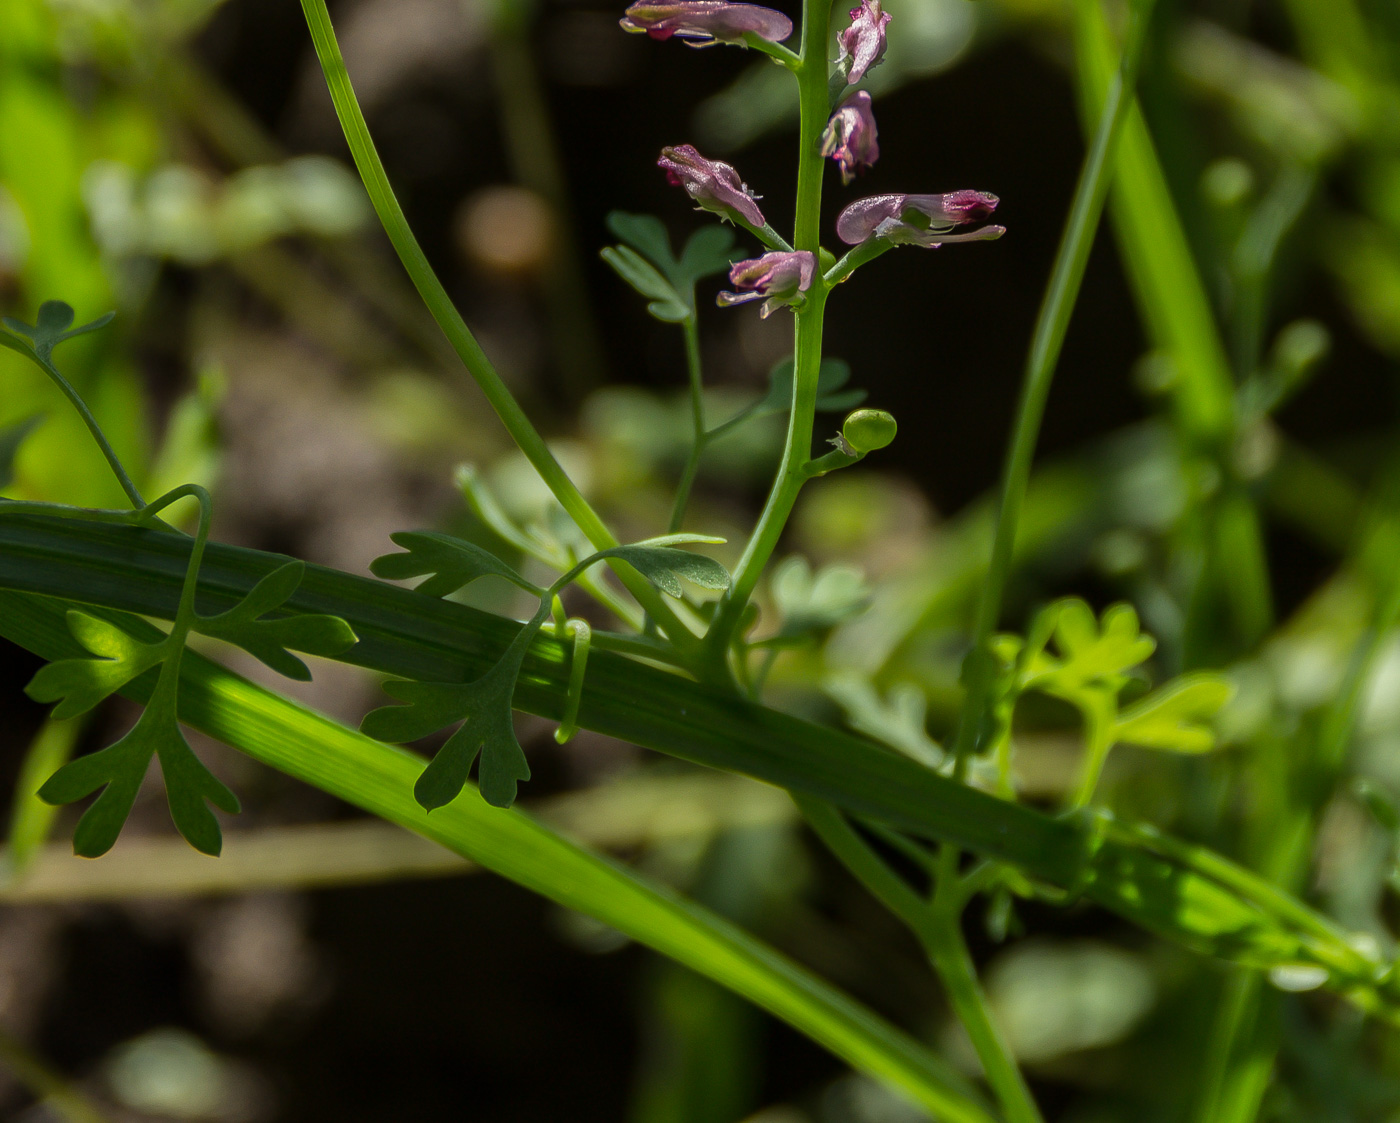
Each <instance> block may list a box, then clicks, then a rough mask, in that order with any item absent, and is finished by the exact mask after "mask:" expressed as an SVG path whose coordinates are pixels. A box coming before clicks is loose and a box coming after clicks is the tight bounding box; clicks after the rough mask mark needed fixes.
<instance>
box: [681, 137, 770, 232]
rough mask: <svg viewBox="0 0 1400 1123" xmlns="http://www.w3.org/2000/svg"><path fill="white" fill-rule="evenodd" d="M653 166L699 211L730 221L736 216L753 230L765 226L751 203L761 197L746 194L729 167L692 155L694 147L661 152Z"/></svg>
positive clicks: (744, 184) (747, 189)
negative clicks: (664, 174) (743, 219)
mask: <svg viewBox="0 0 1400 1123" xmlns="http://www.w3.org/2000/svg"><path fill="white" fill-rule="evenodd" d="M656 166H657V167H658V168H661V169H662V170H663V171H664V172H665V173H666V178H667V179H668V180H670V181H671V183H672V184H673V185H674V186H676V187H684V188H685V193H686V194H687V195H689V196H690V197H691V198H692V199H694V200H695V201H696V202H697V203H699V204H700V207H701V209H703V210H707V211H714V212H715V213H716V214H719V215H722V216H723V217H725V218H728V219H730V220H731V221H732V220H733V218H734V215H735V214H740V215H742V216H743V217H744V218H745V219H747V220H748V221H749V222H750V223H752V224H753V225H754V226H759V227H761V226H765V225H767V224H766V223H765V222H764V219H763V212H762V211H761V210H759V209H758V203H757V202H755V200H756V199H759V198H761V197H762V196H759V195H755V194H754V193H753V192H752V191H750V190H749V185H748V184H747V183H745V182H744V181H743V180H742V179H740V178H739V173H738V172H737V171H735V170H734V168H733V167H732V166H730V165H729V164H726V163H724V162H723V161H721V160H707V159H705V157H703V156H701V155H700V153H698V152H697V151H695V147H694V145H690V144H678V145H676V146H675V147H674V148H663V149H662V150H661V159H659V160H657V161H656Z"/></svg>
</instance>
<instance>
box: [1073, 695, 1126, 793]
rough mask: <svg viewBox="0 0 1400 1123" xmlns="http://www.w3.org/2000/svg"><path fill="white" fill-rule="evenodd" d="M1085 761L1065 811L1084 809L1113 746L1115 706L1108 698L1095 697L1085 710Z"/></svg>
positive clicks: (1112, 700)
mask: <svg viewBox="0 0 1400 1123" xmlns="http://www.w3.org/2000/svg"><path fill="white" fill-rule="evenodd" d="M1083 711H1084V760H1083V763H1082V764H1081V766H1080V773H1079V783H1078V785H1077V786H1076V787H1075V790H1074V796H1073V797H1072V798H1071V800H1070V803H1069V807H1068V810H1070V811H1078V810H1079V809H1080V808H1081V807H1087V806H1088V805H1089V801H1090V800H1091V799H1093V798H1094V790H1095V789H1096V788H1097V787H1098V786H1099V777H1100V776H1102V775H1103V766H1104V762H1105V761H1106V760H1108V750H1109V749H1111V748H1112V747H1113V719H1114V716H1115V714H1116V713H1117V706H1116V704H1115V701H1114V699H1113V698H1112V697H1111V696H1098V695H1096V696H1095V697H1094V699H1093V700H1092V701H1091V702H1089V703H1087V704H1086V705H1085V706H1084V708H1083Z"/></svg>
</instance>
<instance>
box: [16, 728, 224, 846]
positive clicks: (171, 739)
mask: <svg viewBox="0 0 1400 1123" xmlns="http://www.w3.org/2000/svg"><path fill="white" fill-rule="evenodd" d="M157 754H158V755H159V757H160V765H161V772H162V773H163V775H164V777H165V790H166V798H167V799H168V800H169V803H170V816H171V818H172V819H173V820H174V821H175V826H176V828H177V829H178V830H179V832H180V833H181V834H182V835H184V837H185V839H186V841H188V842H189V844H190V845H191V846H193V847H194V848H195V849H196V850H200V851H202V852H203V853H205V854H215V855H217V854H218V853H219V851H220V849H221V848H222V846H223V836H222V834H221V832H220V830H219V823H218V820H217V819H215V818H214V815H213V813H212V812H211V811H210V810H209V808H208V807H207V806H206V804H205V801H206V800H208V801H209V802H212V803H213V804H214V805H215V806H216V807H219V808H222V809H223V810H224V811H227V812H229V813H230V814H235V813H237V811H238V810H239V805H238V797H237V796H235V795H234V794H233V793H232V792H231V791H229V789H228V788H227V787H225V786H224V785H223V784H222V783H221V782H220V781H219V780H218V779H217V778H216V777H215V776H214V774H213V773H212V772H210V771H209V770H208V769H207V768H206V767H205V766H204V765H203V764H202V763H201V762H200V760H199V758H198V757H196V756H195V755H194V753H193V752H192V751H191V750H190V747H189V745H188V744H187V743H186V741H185V738H184V734H182V733H181V732H180V727H179V724H178V723H177V722H176V720H175V715H174V713H173V712H172V711H171V710H170V709H169V708H168V707H166V706H163V705H160V704H157V703H155V702H153V703H152V704H151V705H149V706H147V707H146V709H145V711H144V712H143V713H142V714H141V717H140V719H139V720H138V721H137V722H136V724H135V725H134V726H133V727H132V729H131V732H130V733H128V734H127V735H126V736H125V737H123V738H122V739H121V740H120V741H118V742H117V743H116V744H114V745H111V746H109V747H107V748H105V749H103V750H102V751H101V752H96V753H92V754H90V755H88V756H84V757H79V758H78V759H77V760H74V761H70V762H69V763H68V764H65V765H64V766H63V767H62V768H60V769H59V770H58V771H57V772H55V773H54V774H53V775H52V776H50V777H49V779H48V780H47V781H46V782H45V783H44V785H43V786H42V787H41V788H40V789H39V798H40V799H43V800H44V801H45V802H47V803H54V804H60V803H73V802H74V801H76V800H79V799H82V798H83V797H84V796H87V795H90V794H91V793H92V792H94V791H96V790H97V789H98V788H102V789H103V792H102V794H101V795H100V796H98V797H97V799H96V800H95V801H94V802H93V804H92V806H91V807H89V808H88V809H87V810H86V811H85V812H83V817H82V818H81V819H79V820H78V826H77V829H76V830H75V831H74V832H73V852H74V853H75V854H78V855H80V856H82V857H84V858H96V857H99V856H100V855H102V854H105V853H106V852H107V851H108V850H110V849H111V848H112V844H113V843H115V842H116V841H117V835H119V834H120V833H121V829H122V824H124V823H125V822H126V819H127V816H128V815H129V814H130V813H131V807H132V804H133V803H134V802H135V800H136V793H137V791H138V790H139V789H140V787H141V781H142V780H143V779H144V778H145V775H146V769H147V768H148V767H149V766H150V763H151V757H152V756H153V755H157Z"/></svg>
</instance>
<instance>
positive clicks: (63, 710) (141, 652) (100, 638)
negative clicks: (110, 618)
mask: <svg viewBox="0 0 1400 1123" xmlns="http://www.w3.org/2000/svg"><path fill="white" fill-rule="evenodd" d="M68 630H69V631H71V632H72V633H73V635H74V637H75V638H76V639H77V641H78V642H79V643H81V644H82V645H83V646H84V647H86V648H87V649H88V650H89V651H91V652H92V653H93V654H94V655H97V656H100V658H97V659H60V660H59V661H58V662H56V663H50V664H48V666H46V667H40V668H39V671H38V673H37V674H35V676H34V677H33V678H32V679H30V680H29V685H28V686H26V687H25V688H24V691H25V693H26V694H28V695H29V697H31V698H33V699H34V701H36V702H57V703H58V704H57V705H56V706H55V707H54V708H53V713H52V717H53V718H55V719H56V720H60V721H61V720H62V719H64V718H70V717H74V716H76V715H78V714H81V713H86V712H87V711H88V710H90V709H92V707H93V706H95V705H97V703H98V702H100V701H102V699H103V698H105V697H107V695H109V694H111V693H113V692H114V691H117V690H120V689H121V688H122V687H123V686H125V685H126V684H127V683H128V682H130V681H131V680H132V679H134V678H136V676H137V675H140V674H142V673H144V672H145V671H148V670H150V669H151V668H152V667H154V666H155V665H156V664H157V663H159V662H160V661H161V660H162V659H164V658H165V655H166V646H165V642H164V641H162V642H160V643H140V642H138V641H137V640H134V639H132V638H131V637H130V636H128V635H127V634H126V633H125V632H124V631H122V630H121V629H120V628H118V627H117V626H116V625H115V624H109V623H107V621H105V620H99V619H97V618H96V617H94V616H89V615H88V614H87V613H85V612H79V611H78V610H77V609H70V610H69V612H68Z"/></svg>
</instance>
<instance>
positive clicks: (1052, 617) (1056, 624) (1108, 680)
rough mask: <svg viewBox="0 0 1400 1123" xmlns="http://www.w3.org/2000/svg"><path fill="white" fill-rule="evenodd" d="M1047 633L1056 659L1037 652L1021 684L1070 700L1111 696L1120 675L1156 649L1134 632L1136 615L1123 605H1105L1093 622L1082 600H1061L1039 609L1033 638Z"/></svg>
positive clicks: (1119, 686) (1148, 639)
mask: <svg viewBox="0 0 1400 1123" xmlns="http://www.w3.org/2000/svg"><path fill="white" fill-rule="evenodd" d="M1051 621H1053V625H1052V624H1051ZM1047 630H1050V631H1052V632H1053V635H1054V638H1055V644H1056V646H1057V647H1058V649H1059V656H1058V657H1056V656H1053V655H1050V654H1048V653H1043V652H1042V653H1041V654H1040V655H1039V656H1038V657H1037V658H1036V659H1034V660H1033V661H1032V662H1031V666H1030V667H1029V668H1027V677H1026V681H1025V684H1024V685H1026V686H1033V687H1035V688H1036V689H1039V690H1043V691H1045V692H1046V693H1050V694H1056V695H1059V696H1061V697H1067V698H1069V699H1070V700H1073V698H1074V696H1075V695H1077V694H1079V693H1080V692H1082V691H1084V690H1086V689H1093V688H1096V687H1106V688H1109V689H1111V690H1113V691H1114V692H1115V693H1116V692H1117V691H1118V690H1120V689H1122V687H1123V686H1124V685H1125V684H1126V681H1127V680H1126V677H1125V676H1126V673H1127V672H1128V671H1130V670H1132V669H1133V668H1134V667H1137V666H1138V665H1139V664H1141V663H1143V662H1145V661H1146V660H1147V659H1148V658H1150V657H1151V655H1152V652H1153V651H1155V650H1156V647H1157V644H1156V641H1155V640H1153V639H1152V637H1151V636H1145V635H1143V634H1142V633H1141V632H1140V631H1139V630H1138V616H1137V612H1136V611H1134V609H1133V607H1132V606H1131V605H1127V604H1115V605H1111V606H1110V607H1109V608H1107V609H1105V610H1104V614H1103V618H1102V621H1099V620H1096V619H1095V618H1094V612H1093V609H1091V608H1090V607H1089V606H1088V605H1087V604H1085V603H1084V602H1083V601H1082V600H1080V599H1079V598H1078V597H1067V598H1065V599H1064V600H1061V601H1056V602H1055V603H1054V604H1052V605H1050V606H1048V607H1047V608H1046V609H1044V610H1043V611H1042V614H1041V615H1040V616H1039V617H1038V618H1037V620H1036V622H1035V625H1033V627H1032V631H1033V632H1034V633H1036V635H1037V637H1039V636H1043V635H1044V634H1045V633H1046V631H1047Z"/></svg>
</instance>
